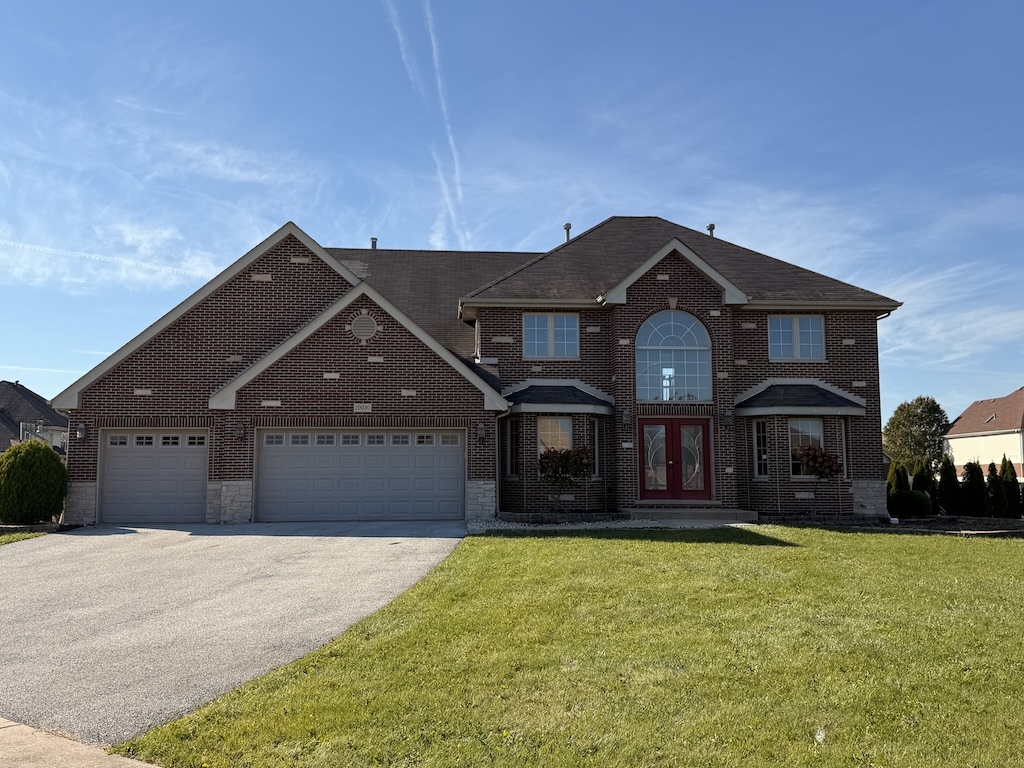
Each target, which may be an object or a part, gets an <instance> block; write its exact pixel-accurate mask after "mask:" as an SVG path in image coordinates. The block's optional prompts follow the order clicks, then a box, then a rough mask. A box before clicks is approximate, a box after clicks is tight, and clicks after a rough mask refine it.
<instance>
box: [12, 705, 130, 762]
mask: <svg viewBox="0 0 1024 768" xmlns="http://www.w3.org/2000/svg"><path fill="white" fill-rule="evenodd" d="M149 765H150V763H140V762H139V761H138V760H129V759H128V758H127V757H119V756H117V755H108V754H107V753H106V750H104V749H103V748H101V747H94V746H92V745H89V744H80V743H79V742H77V741H72V740H71V739H65V738H64V737H63V736H55V735H54V734H52V733H46V731H39V730H36V729H35V728H30V727H29V726H27V725H21V724H20V723H12V722H11V721H10V720H4V719H3V718H2V717H0V768H148V766H149Z"/></svg>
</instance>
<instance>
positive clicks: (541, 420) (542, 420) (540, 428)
mask: <svg viewBox="0 0 1024 768" xmlns="http://www.w3.org/2000/svg"><path fill="white" fill-rule="evenodd" d="M548 448H558V449H565V448H572V417H571V416H539V417H537V453H538V454H541V453H544V451H546V450H547V449H548Z"/></svg>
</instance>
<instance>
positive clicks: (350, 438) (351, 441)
mask: <svg viewBox="0 0 1024 768" xmlns="http://www.w3.org/2000/svg"><path fill="white" fill-rule="evenodd" d="M341 444H342V445H359V435H358V434H355V435H342V436H341Z"/></svg>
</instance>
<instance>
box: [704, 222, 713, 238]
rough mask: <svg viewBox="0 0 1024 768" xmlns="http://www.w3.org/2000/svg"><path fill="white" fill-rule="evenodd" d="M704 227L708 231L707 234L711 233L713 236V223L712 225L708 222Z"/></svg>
mask: <svg viewBox="0 0 1024 768" xmlns="http://www.w3.org/2000/svg"><path fill="white" fill-rule="evenodd" d="M705 229H706V230H707V231H708V234H709V235H711V236H712V237H714V236H715V225H714V224H708V225H707V226H706V227H705Z"/></svg>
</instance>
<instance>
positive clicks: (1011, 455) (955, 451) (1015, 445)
mask: <svg viewBox="0 0 1024 768" xmlns="http://www.w3.org/2000/svg"><path fill="white" fill-rule="evenodd" d="M946 452H947V453H948V454H949V455H950V456H951V457H952V459H953V463H954V464H956V471H957V474H958V475H959V474H961V473H963V471H964V464H966V463H967V462H969V461H973V462H975V463H978V464H980V465H981V469H982V471H983V472H984V471H985V470H986V468H987V467H988V465H989V464H990V463H993V462H994V463H995V465H996V467H999V466H1000V465H1001V464H1002V461H1003V457H1004V456H1005V457H1006V458H1008V459H1009V460H1010V461H1012V462H1013V467H1014V470H1015V471H1016V473H1017V477H1024V463H1022V462H1024V387H1021V388H1020V389H1018V390H1016V391H1015V392H1011V393H1010V394H1008V395H1007V396H1006V397H993V398H989V399H987V400H975V401H974V402H973V403H971V404H970V405H969V406H968V407H967V410H966V411H964V412H963V413H961V414H960V415H959V416H957V417H956V418H955V419H954V420H953V423H952V424H951V425H950V426H949V429H948V430H946Z"/></svg>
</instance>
